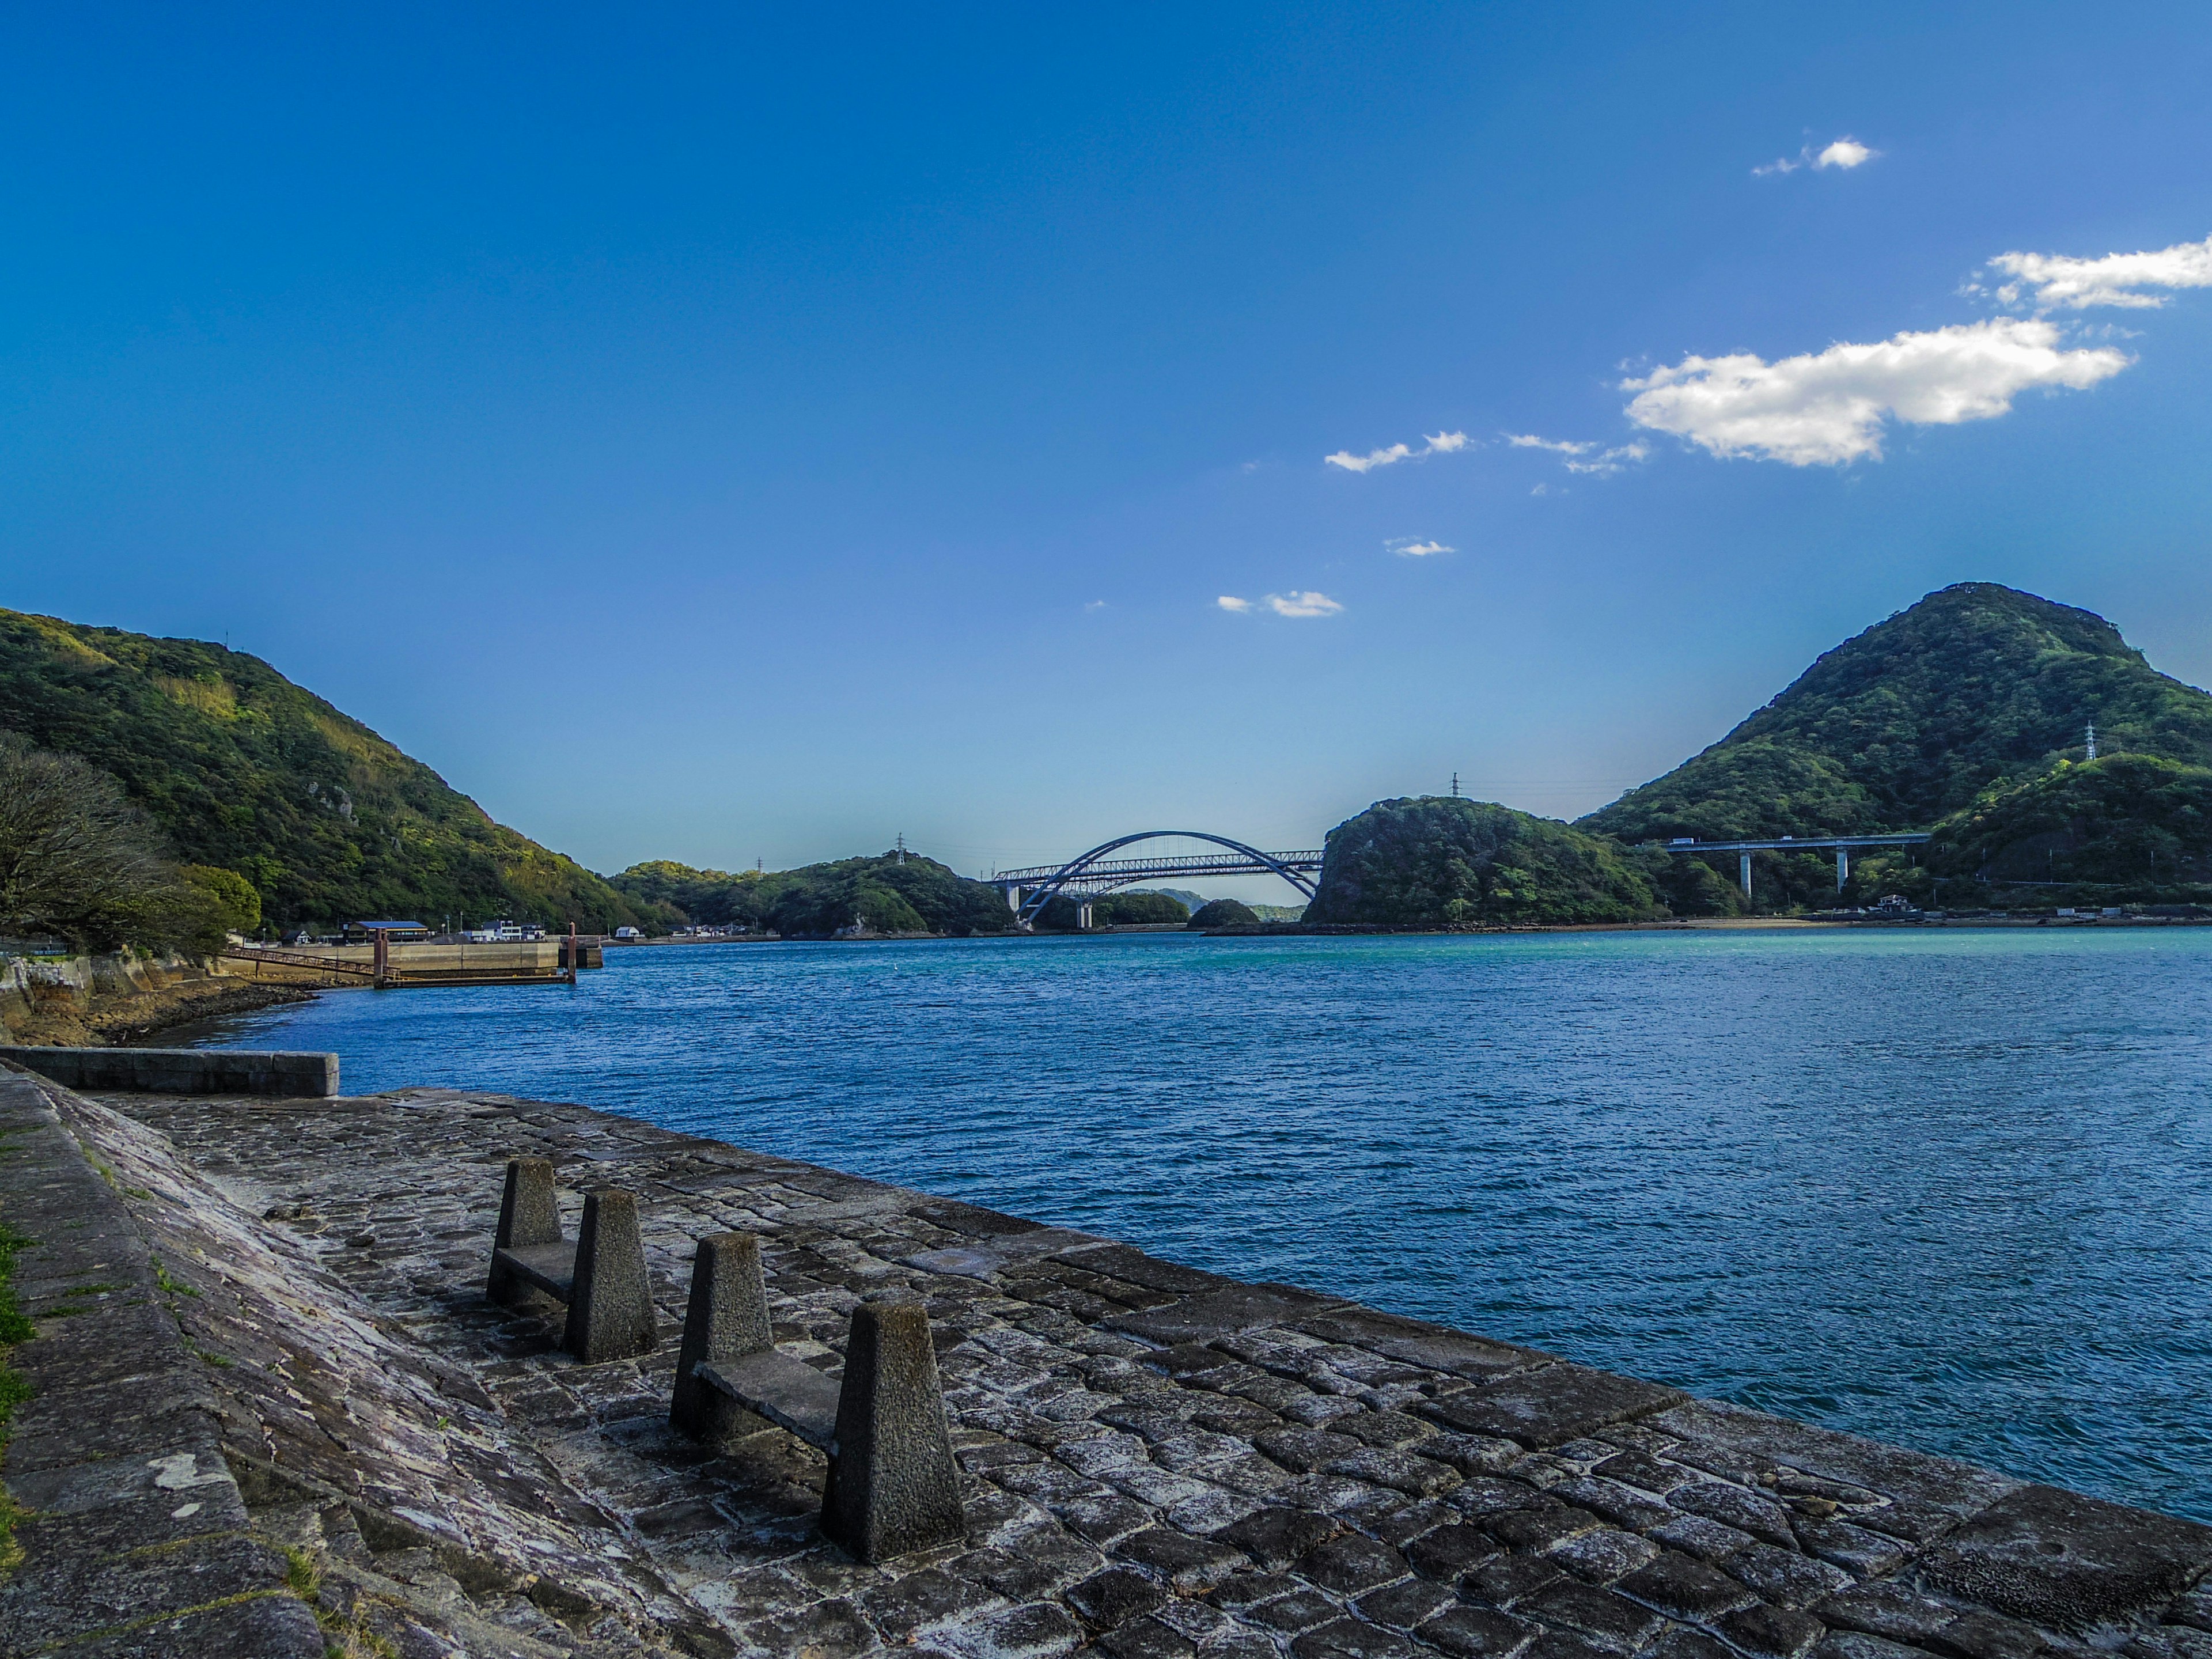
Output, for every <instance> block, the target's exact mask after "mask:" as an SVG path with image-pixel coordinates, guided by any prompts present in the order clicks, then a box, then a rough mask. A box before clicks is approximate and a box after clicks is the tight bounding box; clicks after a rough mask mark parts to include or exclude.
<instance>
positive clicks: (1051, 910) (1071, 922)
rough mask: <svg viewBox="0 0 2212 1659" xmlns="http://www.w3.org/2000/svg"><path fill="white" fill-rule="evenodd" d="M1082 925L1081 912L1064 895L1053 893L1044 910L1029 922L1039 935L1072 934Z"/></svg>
mask: <svg viewBox="0 0 2212 1659" xmlns="http://www.w3.org/2000/svg"><path fill="white" fill-rule="evenodd" d="M1082 924H1083V912H1082V911H1080V910H1079V909H1078V908H1076V904H1075V901H1074V900H1073V899H1072V898H1070V897H1068V896H1067V895H1066V894H1065V893H1054V895H1053V896H1051V897H1050V898H1048V899H1047V900H1046V901H1045V902H1044V908H1042V909H1041V910H1039V911H1038V912H1037V913H1036V915H1035V916H1033V917H1032V918H1030V926H1031V927H1034V928H1036V931H1037V932H1039V933H1074V932H1075V931H1076V930H1077V929H1078V928H1079V927H1081V926H1082Z"/></svg>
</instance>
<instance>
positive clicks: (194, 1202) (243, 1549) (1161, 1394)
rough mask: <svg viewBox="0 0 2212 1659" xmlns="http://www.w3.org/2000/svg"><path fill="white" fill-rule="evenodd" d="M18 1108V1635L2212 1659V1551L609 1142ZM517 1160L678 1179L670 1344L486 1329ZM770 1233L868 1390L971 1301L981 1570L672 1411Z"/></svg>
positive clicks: (2008, 1481) (1327, 1317) (1061, 1234)
mask: <svg viewBox="0 0 2212 1659" xmlns="http://www.w3.org/2000/svg"><path fill="white" fill-rule="evenodd" d="M0 1118H4V1121H0V1129H4V1130H5V1131H6V1132H7V1133H6V1136H5V1138H4V1139H0V1221H5V1222H7V1223H8V1224H9V1225H13V1226H15V1227H16V1228H18V1229H20V1230H21V1231H23V1232H25V1233H27V1234H28V1235H30V1236H31V1237H32V1239H33V1243H29V1244H27V1245H26V1246H24V1247H23V1248H22V1249H21V1250H20V1252H19V1254H18V1256H17V1283H18V1285H19V1287H20V1289H21V1294H22V1299H23V1303H24V1305H25V1308H26V1309H27V1311H28V1312H29V1314H30V1315H31V1317H32V1320H33V1324H34V1326H35V1327H36V1330H37V1335H36V1337H35V1339H34V1340H29V1341H26V1342H24V1343H22V1344H21V1346H19V1347H17V1348H16V1349H15V1352H14V1355H13V1359H14V1363H15V1365H16V1367H17V1369H18V1370H20V1371H21V1372H22V1373H23V1375H24V1376H26V1377H27V1379H28V1380H29V1383H30V1385H31V1387H32V1389H33V1395H32V1397H31V1398H30V1399H29V1400H28V1401H27V1402H25V1403H24V1404H22V1405H21V1406H20V1407H18V1408H17V1418H16V1425H15V1443H14V1445H13V1446H12V1447H11V1449H10V1450H9V1457H8V1461H7V1462H6V1465H5V1467H4V1470H0V1473H4V1477H5V1479H6V1480H7V1482H8V1485H9V1489H10V1491H11V1492H12V1493H13V1494H14V1497H15V1501H16V1502H17V1504H20V1505H21V1508H22V1510H23V1518H22V1519H21V1520H20V1521H19V1522H17V1524H16V1529H15V1530H16V1536H17V1538H18V1540H19V1541H20V1544H21V1550H22V1560H21V1565H19V1566H18V1567H17V1568H16V1569H15V1571H14V1574H13V1576H12V1577H10V1578H9V1580H8V1581H7V1582H6V1583H4V1585H0V1651H7V1652H17V1651H25V1652H29V1651H39V1652H48V1651H51V1652H56V1653H60V1654H70V1653H73V1652H82V1653H85V1654H87V1655H89V1654H92V1653H95V1652H96V1653H99V1654H101V1655H103V1656H106V1655H115V1654H125V1653H130V1654H138V1653H147V1654H151V1653H165V1654H168V1653H182V1652H207V1653H217V1652H233V1651H236V1652H249V1651H250V1652H252V1653H256V1654H266V1655H271V1656H287V1655H290V1654H292V1653H295V1652H296V1653H299V1654H301V1655H303V1656H305V1655H310V1654H320V1653H322V1652H323V1651H324V1650H325V1644H328V1646H329V1648H330V1649H331V1650H334V1651H338V1652H354V1653H366V1652H375V1653H398V1654H404V1655H409V1656H413V1655H418V1654H420V1655H452V1654H455V1653H461V1654H469V1655H502V1656H506V1655H513V1656H542V1655H582V1654H591V1655H600V1654H605V1655H643V1654H653V1655H662V1654H666V1655H677V1654H683V1655H712V1656H737V1655H741V1654H742V1655H755V1654H776V1655H796V1654H806V1655H818V1656H824V1659H833V1656H843V1655H855V1656H858V1655H867V1654H873V1653H877V1652H879V1651H884V1650H900V1651H905V1652H911V1653H915V1654H917V1655H927V1656H948V1659H1014V1656H1033V1659H1049V1656H1057V1655H1061V1654H1067V1653H1072V1652H1074V1651H1075V1650H1079V1649H1083V1648H1085V1647H1090V1646H1095V1647H1096V1648H1097V1649H1098V1650H1100V1651H1102V1652H1103V1653H1106V1654H1109V1655H1112V1656H1114V1659H1194V1656H1200V1655H1204V1656H1215V1659H1273V1656H1288V1659H1413V1656H1417V1655H1425V1654H1445V1655H1449V1656H1452V1659H1731V1656H1734V1659H2107V1656H2112V1655H2124V1656H2126V1659H2205V1656H2206V1655H2207V1654H2208V1653H2212V1633H2208V1632H2212V1593H2208V1592H2207V1591H2206V1590H2205V1589H2204V1588H2203V1584H2202V1580H2203V1575H2204V1573H2205V1572H2206V1570H2207V1568H2208V1567H2212V1528H2204V1527H2201V1526H2197V1525H2195V1524H2192V1523H2191V1522H2184V1521H2180V1520H2177V1519H2173V1518H2171V1517H2167V1516H2157V1515H2152V1514H2148V1513H2145V1512H2143V1511H2140V1510H2131V1509H2126V1508H2123V1507H2120V1506H2118V1505H2115V1504H2106V1503H2102V1502H2100V1501H2098V1500H2096V1499H2093V1498H2085V1497H2081V1496H2079V1495H2077V1494H2074V1493H2069V1492H2060V1491H2057V1490H2054V1489H2051V1488H2049V1487H2045V1486H2035V1485H2033V1484H2029V1483H2026V1482H2022V1481H2020V1480H2015V1479H2012V1478H2010V1477H2008V1476H2006V1475H2003V1474H1996V1473H1993V1472H1991V1471H1989V1470H1986V1469H1978V1468H1969V1467H1966V1466H1964V1465H1961V1464H1958V1463H1954V1462H1948V1461H1946V1460H1944V1459H1942V1458H1937V1457H1930V1456H1926V1455H1920V1454H1917V1453H1913V1452H1909V1451H1904V1450H1900V1449H1896V1448H1892V1447H1887V1446H1881V1445H1877V1444H1874V1443H1869V1442H1867V1441H1863V1440H1859V1439H1855V1438H1852V1437H1849V1436H1845V1435H1841V1434H1836V1433H1832V1432H1829V1431H1823V1430H1820V1429H1816V1428H1812V1427H1808V1426H1806V1425H1802V1424H1796V1423H1790V1422H1786V1421H1784V1420H1781V1419H1775V1418H1771V1417H1767V1416H1764V1415H1762V1414H1760V1413H1754V1412H1749V1411H1744V1410H1741V1409H1738V1408H1735V1407H1729V1406H1725V1405H1722V1404H1718V1403H1716V1402H1711V1401H1697V1400H1692V1399H1688V1398H1686V1397H1685V1396H1684V1395H1682V1394H1680V1392H1679V1391H1677V1390H1675V1389H1670V1388H1668V1387H1666V1386H1664V1385H1662V1384H1659V1383H1647V1382H1642V1381H1638V1380H1636V1379H1634V1378H1630V1377H1626V1376H1613V1375H1609V1374H1607V1373H1605V1372H1601V1371H1596V1370H1589V1369H1588V1368H1585V1367H1583V1366H1580V1365H1577V1364H1571V1363H1570V1362H1568V1361H1565V1360H1562V1359H1559V1358H1553V1357H1552V1356H1550V1355H1547V1354H1543V1353H1540V1352H1534V1351H1531V1350H1528V1349H1526V1348H1522V1347H1516V1346H1510V1345H1507V1344H1504V1343H1499V1342H1494V1341H1491V1340H1486V1339H1484V1338H1482V1337H1479V1336H1474V1335H1471V1334H1466V1333H1463V1332H1458V1331H1453V1330H1449V1329H1446V1328H1441V1327H1437V1326H1434V1325H1428V1324H1423V1323H1419V1322H1413V1321H1410V1320H1406V1319H1401V1318H1396V1317H1393V1316H1388V1315H1384V1314H1381V1313H1377V1312H1375V1311H1374V1310H1369V1309H1366V1308H1362V1307H1359V1306H1357V1305H1355V1304H1348V1303H1346V1302H1344V1301H1341V1300H1340V1299H1337V1298H1334V1297H1326V1296H1321V1295H1315V1294H1311V1293H1309V1292H1306V1291H1298V1290H1295V1289H1291V1288H1290V1287H1286V1286H1281V1285H1247V1284H1241V1283H1238V1282H1236V1281H1233V1280H1230V1279H1222V1278H1220V1277H1218V1276H1216V1275H1213V1274H1211V1273H1201V1272H1197V1271H1194V1270H1193V1269H1189V1268H1186V1267H1178V1266H1176V1265H1175V1264H1172V1263H1169V1262H1165V1261H1158V1260H1156V1259H1154V1258H1152V1257H1150V1256H1147V1255H1144V1254H1143V1253H1141V1252H1140V1251H1138V1250H1135V1249H1131V1248H1129V1247H1127V1246H1126V1245H1122V1244H1118V1243H1113V1242H1111V1241H1109V1240H1105V1239H1100V1238H1093V1237H1087V1236H1085V1235H1082V1234H1079V1233H1072V1232H1068V1231H1062V1230H1059V1229H1052V1228H1045V1227H1040V1226H1038V1225H1035V1224H1033V1223H1029V1222H1024V1221H1022V1220H1019V1219H1017V1218H1013V1217H1011V1216H1006V1215H1001V1214H998V1213H996V1212H992V1211H988V1210H984V1209H980V1208H977V1207H975V1206H970V1205H967V1204H963V1203H959V1202H956V1201H953V1200H945V1199H940V1198H933V1197H931V1196H929V1195H927V1194H922V1193H918V1192H912V1191H908V1190H905V1189H902V1188H894V1187H887V1186H884V1185H881V1184H878V1183H876V1182H868V1181H863V1180H860V1179H857V1178H854V1177H853V1176H845V1175H841V1174H838V1173H836V1172H835V1171H833V1170H827V1169H822V1168H817V1167H815V1166H812V1165H809V1164H799V1163H795V1162H793V1161H791V1160H788V1159H784V1158H773V1157H769V1156H766V1155H763V1154H760V1153H756V1152H747V1151H745V1150H744V1149H742V1148H739V1147H736V1146H728V1145H726V1144H723V1143H720V1142H716V1141H710V1140H702V1139H695V1138H691V1137H687V1136H684V1135H678V1134H673V1133H667V1132H665V1131H663V1130H659V1129H656V1128H653V1127H651V1126H649V1125H646V1124H643V1123H640V1122H636V1121H631V1120H628V1119H623V1118H618V1117H612V1116H607V1115H600V1114H598V1113H593V1112H591V1111H587V1110H586V1109H582V1108H580V1107H574V1106H556V1105H548V1104H544V1103H538V1102H531V1101H523V1100H515V1099H511V1098H507V1097H499V1096H492V1095H484V1094H477V1093H470V1092H454V1091H405V1092H404V1093H400V1094H397V1095H392V1096H383V1097H367V1098H357V1099H346V1098H339V1099H331V1100H316V1101H274V1102H272V1101H264V1100H244V1099H222V1098H216V1099H208V1098H195V1099H190V1100H186V1099H179V1098H173V1097H159V1096H150V1095H134V1096H112V1097H106V1098H105V1099H101V1100H91V1099H86V1098H82V1097H77V1096H75V1095H71V1094H70V1093H68V1092H67V1091H63V1090H60V1089H58V1088H57V1087H55V1086H53V1085H49V1084H46V1083H44V1082H43V1081H40V1080H37V1079H31V1078H30V1077H28V1076H27V1074H24V1073H12V1072H11V1073H0ZM514 1156H533V1157H543V1158H551V1159H553V1160H555V1161H556V1165H557V1168H558V1170H559V1172H560V1179H561V1180H562V1182H563V1183H566V1184H567V1185H568V1186H570V1187H573V1188H581V1187H584V1186H597V1185H602V1184H605V1185H614V1186H619V1187H622V1188H627V1189H629V1190H630V1191H632V1192H634V1193H635V1194H637V1195H638V1198H639V1201H640V1205H641V1211H642V1212H643V1216H644V1224H645V1230H646V1247H647V1259H648V1264H649V1267H650V1268H651V1271H652V1279H653V1285H652V1288H653V1297H654V1301H655V1303H656V1304H657V1308H658V1312H659V1319H660V1321H661V1323H662V1326H663V1328H664V1339H663V1340H662V1342H661V1345H660V1346H659V1350H658V1351H657V1352H655V1353H653V1355H652V1356H650V1357H648V1358H645V1359H642V1360H636V1361H620V1362H616V1363H611V1364H598V1365H582V1364H577V1363H575V1362H574V1361H573V1360H571V1359H569V1358H567V1357H566V1356H564V1355H562V1353H561V1352H558V1350H557V1346H556V1344H557V1340H558V1335H559V1322H558V1319H557V1317H549V1316H548V1314H549V1311H550V1310H549V1309H524V1310H508V1309H505V1308H501V1307H497V1306H494V1305H492V1304H489V1303H488V1302H487V1300H486V1299H485V1297H484V1294H483V1279H484V1272H485V1268H486V1265H487V1261H488V1256H489V1242H490V1238H491V1234H492V1230H493V1223H494V1218H495V1212H496V1209H497V1206H498V1200H499V1193H500V1175H501V1164H502V1163H503V1162H504V1160H506V1159H507V1158H510V1157H514ZM578 1208H579V1201H578V1197H577V1194H576V1193H575V1192H574V1191H564V1192H563V1194H562V1209H563V1212H564V1217H565V1219H566V1220H567V1222H568V1225H569V1227H570V1229H571V1230H572V1231H573V1229H574V1224H575V1220H576V1215H577V1210H578ZM80 1224H81V1225H80ZM728 1229H741V1230H744V1231H751V1232H754V1233H757V1234H758V1235H759V1236H760V1237H761V1239H762V1242H763V1255H764V1257H765V1263H766V1271H767V1278H768V1286H769V1297H770V1300H771V1304H772V1308H771V1311H772V1313H773V1316H774V1320H775V1337H776V1340H777V1341H778V1342H779V1344H780V1345H781V1346H783V1348H784V1349H785V1351H786V1352H788V1353H791V1354H793V1355H796V1356H798V1357H799V1358H803V1359H804V1360H805V1361H806V1362H807V1363H809V1364H814V1365H817V1366H818V1367H820V1368H821V1369H823V1370H825V1371H829V1372H832V1373H835V1372H836V1371H838V1370H840V1368H841V1367H842V1344H843V1342H844V1340H845V1334H846V1329H847V1322H848V1317H849V1316H850V1313H851V1311H852V1310H853V1308H854V1305H855V1304H856V1302H857V1301H858V1299H859V1297H860V1296H861V1295H862V1294H863V1293H866V1292H872V1291H878V1290H884V1289H889V1288H895V1287H906V1288H910V1289H912V1290H913V1291H916V1292H918V1293H919V1294H920V1295H921V1296H922V1297H924V1298H926V1300H927V1305H928V1308H929V1311H930V1315H931V1318H932V1320H933V1324H934V1327H935V1329H936V1333H937V1339H938V1348H939V1368H940V1371H941V1374H942V1376H943V1377H944V1380H945V1400H946V1404H947V1407H948V1410H949V1413H950V1415H951V1420H952V1425H953V1443H954V1446H955V1448H956V1449H957V1455H958V1457H959V1461H960V1463H961V1465H962V1468H963V1471H964V1474H963V1501H964V1504H965V1507H966V1514H967V1523H968V1531H967V1536H966V1538H965V1539H964V1540H963V1541H961V1542H959V1543H957V1544H956V1545H952V1546H950V1547H945V1548H942V1549H939V1550H937V1551H935V1552H933V1553H929V1554H926V1555H919V1556H912V1557H908V1558H906V1559H900V1560H896V1561H893V1562H890V1563H887V1564H885V1565H880V1566H866V1565H860V1564H858V1563H856V1562H854V1560H852V1559H849V1558H848V1557H847V1556H845V1555H843V1554H842V1553H839V1552H838V1551H837V1550H836V1549H835V1548H833V1547H830V1546H829V1545H828V1544H827V1543H825V1542H823V1541H822V1539H821V1538H820V1537H819V1535H818V1534H817V1532H816V1531H815V1528H814V1517H815V1515H816V1513H817V1509H818V1506H819V1504H820V1491H821V1484H822V1477H823V1462H822V1459H821V1457H820V1456H819V1455H817V1453H815V1452H813V1451H811V1450H810V1449H807V1448H806V1447H805V1445H803V1444H802V1443H799V1441H798V1440H796V1439H794V1438H793V1437H791V1436H790V1435H787V1434H786V1433H784V1432H783V1431H781V1430H775V1429H769V1430H767V1431H763V1432H761V1433H757V1434H755V1435H753V1436H751V1437H749V1438H745V1439H743V1440H739V1441H737V1442H735V1443H733V1444H732V1445H731V1446H730V1447H728V1448H727V1449H725V1450H724V1451H722V1452H721V1453H720V1454H713V1453H710V1452H709V1451H708V1449H705V1448H702V1446H700V1445H698V1444H696V1443H693V1442H691V1441H689V1440H687V1439H685V1438H684V1437H681V1436H679V1435H678V1434H676V1433H674V1432H673V1431H671V1429H670V1427H669V1425H668V1416H667V1414H668V1403H669V1395H670V1385H671V1374H672V1367H673V1362H674V1358H675V1352H676V1349H675V1342H674V1340H673V1328H674V1327H675V1325H676V1322H678V1319H679V1318H680V1316H681V1314H682V1310H683V1307H684V1296H685V1291H686V1286H687V1283H688V1279H689V1274H690V1260H691V1255H692V1251H693V1248H694V1245H695V1243H696V1240H697V1239H698V1238H699V1237H702V1236H704V1235H706V1234H708V1233H712V1232H716V1231H723V1230H728ZM86 1241H92V1242H91V1243H87V1242H86ZM100 1632H105V1633H104V1634H102V1633H100ZM249 1638H250V1641H251V1644H250V1645H249V1644H248V1641H249ZM225 1642H228V1643H230V1644H231V1645H228V1646H225V1645H222V1644H223V1643H225Z"/></svg>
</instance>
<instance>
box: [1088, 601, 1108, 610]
mask: <svg viewBox="0 0 2212 1659" xmlns="http://www.w3.org/2000/svg"><path fill="white" fill-rule="evenodd" d="M1083 608H1084V609H1085V611H1103V610H1104V609H1105V608H1106V601H1105V600H1103V599H1086V600H1085V601H1084V604H1083Z"/></svg>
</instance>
